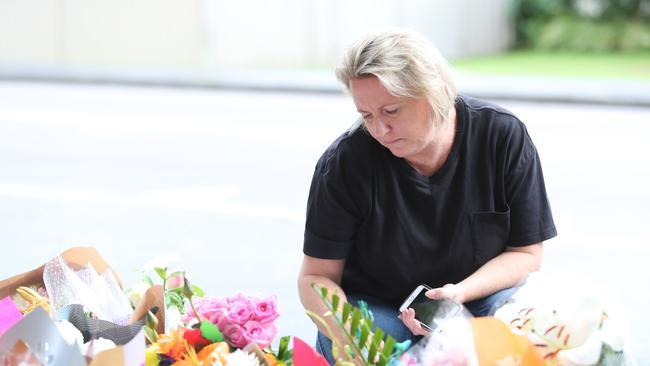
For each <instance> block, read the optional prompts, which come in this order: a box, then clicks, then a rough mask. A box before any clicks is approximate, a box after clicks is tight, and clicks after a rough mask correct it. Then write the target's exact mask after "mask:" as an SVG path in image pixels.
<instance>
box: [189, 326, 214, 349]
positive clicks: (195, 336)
mask: <svg viewBox="0 0 650 366" xmlns="http://www.w3.org/2000/svg"><path fill="white" fill-rule="evenodd" d="M183 338H185V340H187V343H189V344H191V345H193V346H194V347H196V346H205V345H208V344H210V343H212V342H210V341H209V340H207V339H205V338H203V336H202V335H201V330H200V329H187V330H186V331H185V333H184V334H183Z"/></svg>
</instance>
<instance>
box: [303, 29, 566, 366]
mask: <svg viewBox="0 0 650 366" xmlns="http://www.w3.org/2000/svg"><path fill="white" fill-rule="evenodd" d="M336 74H337V77H338V79H339V80H340V81H341V82H342V83H343V84H344V85H345V87H346V89H347V90H348V91H349V92H350V94H351V96H352V99H353V101H354V104H355V105H356V107H357V110H358V111H359V114H360V117H361V118H360V120H359V122H358V123H357V124H355V125H354V126H353V127H352V128H351V129H350V130H349V131H347V132H345V133H344V134H343V135H341V136H340V137H339V138H338V139H337V140H336V141H334V143H332V145H331V146H330V147H329V148H328V149H327V150H326V151H325V153H324V154H323V155H322V157H321V158H320V160H319V161H318V164H317V165H316V169H315V173H314V177H313V180H312V184H311V189H310V194H309V200H308V204H307V221H306V226H305V239H304V246H303V252H304V254H305V256H304V259H303V264H302V268H301V271H300V274H299V279H298V286H299V292H300V297H301V300H302V302H303V305H304V306H305V308H307V309H310V310H312V311H315V312H316V313H320V314H322V313H323V312H324V311H325V308H324V306H323V304H322V303H321V301H320V299H319V297H318V295H317V294H316V293H315V292H314V290H313V289H312V288H311V284H312V283H319V284H321V285H323V286H326V287H328V288H329V289H330V291H337V292H339V293H341V294H342V297H344V298H346V297H347V300H348V301H349V302H353V303H355V301H354V300H365V301H367V302H368V304H369V307H370V309H371V310H372V311H373V314H374V316H375V324H376V325H378V326H380V327H381V328H382V329H384V330H385V331H386V332H387V333H388V334H391V335H392V336H393V337H394V338H396V339H397V340H398V341H402V340H405V339H408V338H412V337H414V335H422V334H425V331H424V330H423V329H422V327H421V326H420V324H419V323H418V322H417V321H415V320H414V313H413V311H412V310H410V309H409V310H407V311H405V312H404V313H402V314H400V319H398V318H397V317H396V315H397V309H398V307H399V304H400V303H401V302H402V301H403V300H404V299H405V298H406V297H407V295H408V294H409V293H410V292H411V291H412V290H413V289H414V288H415V287H416V286H417V285H419V284H427V285H429V286H430V287H432V288H433V290H430V291H428V292H427V296H428V297H429V298H431V299H442V298H447V299H451V300H453V301H456V302H458V303H464V304H465V305H466V306H467V307H468V309H469V310H470V311H472V312H473V313H474V315H486V314H488V312H489V310H490V308H492V307H493V306H494V305H495V303H496V302H498V301H499V299H502V298H504V297H507V295H508V293H509V289H511V288H512V287H513V286H516V285H517V284H518V283H520V282H522V281H523V280H524V279H525V278H526V276H527V274H528V273H530V272H533V271H537V270H538V269H539V268H540V264H541V261H542V243H543V241H544V240H547V239H550V238H552V237H554V236H555V235H556V229H555V225H554V223H553V218H552V215H551V210H550V206H549V203H548V199H547V196H546V190H545V187H544V179H543V175H542V170H541V165H540V162H539V158H538V155H537V152H536V150H535V147H534V145H533V143H532V141H531V140H530V137H529V136H528V133H527V131H526V128H525V126H524V125H523V124H522V123H521V122H520V121H519V120H518V119H517V118H516V117H515V116H514V115H513V114H512V113H510V112H509V111H507V110H505V109H503V108H501V107H499V106H496V105H493V104H490V103H487V102H483V101H480V100H477V99H474V98H470V97H467V96H462V95H458V94H457V91H456V86H455V85H454V82H453V80H452V78H451V75H450V70H449V67H448V65H447V63H446V61H445V60H444V59H443V58H442V57H441V56H440V55H439V53H438V51H437V50H436V49H435V47H434V46H433V45H432V44H431V43H429V42H428V41H427V40H426V39H425V38H424V37H422V36H421V35H419V34H417V33H414V32H412V31H406V30H390V31H385V32H381V33H376V34H370V35H368V36H365V37H363V38H361V39H360V40H358V41H357V42H355V43H354V44H353V45H352V46H351V47H350V48H349V50H348V51H347V53H346V55H345V57H344V59H343V61H342V63H341V65H340V66H339V67H338V68H337V71H336ZM322 330H323V329H321V331H322ZM328 336H329V335H326V334H323V333H322V332H319V334H318V340H317V348H318V349H319V351H320V352H321V353H323V354H324V355H325V356H326V357H327V358H328V360H329V361H330V363H333V359H332V357H331V354H330V349H331V342H330V340H329V338H328ZM334 336H335V337H338V336H339V335H338V334H334Z"/></svg>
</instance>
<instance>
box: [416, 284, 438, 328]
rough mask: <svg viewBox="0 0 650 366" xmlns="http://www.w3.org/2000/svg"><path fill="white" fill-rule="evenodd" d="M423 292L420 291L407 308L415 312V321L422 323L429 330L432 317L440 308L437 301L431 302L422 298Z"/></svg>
mask: <svg viewBox="0 0 650 366" xmlns="http://www.w3.org/2000/svg"><path fill="white" fill-rule="evenodd" d="M425 292H426V290H425V291H420V293H419V294H418V296H417V297H416V298H415V300H413V302H411V305H410V306H409V307H410V308H412V309H413V310H415V319H417V320H419V321H420V323H423V324H425V325H427V326H429V327H431V328H433V325H432V323H433V317H434V316H435V315H436V312H437V311H438V307H439V306H440V301H439V300H431V299H430V298H428V297H426V296H424V293H425Z"/></svg>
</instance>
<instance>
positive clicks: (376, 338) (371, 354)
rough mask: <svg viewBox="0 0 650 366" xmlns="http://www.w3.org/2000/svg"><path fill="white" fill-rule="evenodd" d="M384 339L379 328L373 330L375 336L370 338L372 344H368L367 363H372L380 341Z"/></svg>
mask: <svg viewBox="0 0 650 366" xmlns="http://www.w3.org/2000/svg"><path fill="white" fill-rule="evenodd" d="M383 338H384V331H383V330H381V329H380V328H375V334H374V335H373V337H372V343H371V344H370V350H369V351H368V358H366V360H368V362H372V361H374V359H375V356H376V355H377V350H378V349H379V345H380V344H381V340H382V339H383Z"/></svg>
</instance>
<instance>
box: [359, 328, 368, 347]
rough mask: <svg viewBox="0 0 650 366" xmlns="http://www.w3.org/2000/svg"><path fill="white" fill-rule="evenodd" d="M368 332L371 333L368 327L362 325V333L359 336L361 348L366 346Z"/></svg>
mask: <svg viewBox="0 0 650 366" xmlns="http://www.w3.org/2000/svg"><path fill="white" fill-rule="evenodd" d="M368 334H370V331H369V330H368V327H362V328H361V335H360V336H359V339H358V343H357V345H358V346H359V348H361V349H363V348H364V347H365V346H366V341H367V340H368Z"/></svg>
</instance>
